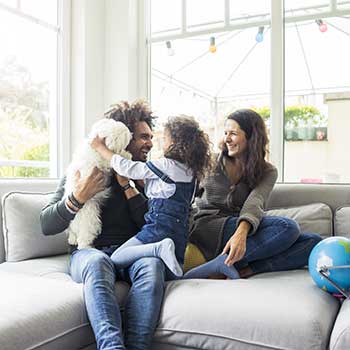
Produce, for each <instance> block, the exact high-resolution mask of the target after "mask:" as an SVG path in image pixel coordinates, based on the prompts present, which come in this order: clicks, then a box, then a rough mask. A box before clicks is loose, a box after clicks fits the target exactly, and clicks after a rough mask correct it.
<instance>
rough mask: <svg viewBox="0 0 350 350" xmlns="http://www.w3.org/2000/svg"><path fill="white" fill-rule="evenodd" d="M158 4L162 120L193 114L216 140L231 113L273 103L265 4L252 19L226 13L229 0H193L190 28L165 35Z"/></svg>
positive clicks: (156, 57) (155, 35)
mask: <svg viewBox="0 0 350 350" xmlns="http://www.w3.org/2000/svg"><path fill="white" fill-rule="evenodd" d="M240 3H241V4H244V3H245V2H244V1H241V2H240ZM263 3H265V5H266V1H265V2H263ZM156 4H157V2H152V18H153V20H152V29H153V31H152V37H151V42H152V44H151V57H152V65H151V67H150V68H151V103H152V108H153V109H154V110H155V112H156V114H157V115H159V116H160V124H161V123H162V122H164V120H165V119H166V118H167V117H168V116H170V115H175V114H181V113H183V114H188V115H193V116H194V117H196V118H197V119H198V121H199V122H200V124H201V126H202V127H203V128H204V129H205V130H206V132H207V133H208V134H209V136H210V138H211V140H212V141H213V143H214V144H217V143H218V140H219V138H220V137H221V133H222V127H223V122H224V116H226V115H227V113H229V112H230V111H231V110H234V109H236V108H240V107H252V108H257V107H263V106H265V105H267V104H268V103H269V99H270V95H269V81H270V71H269V66H270V64H269V60H270V52H269V41H270V40H269V26H270V22H269V15H268V12H269V11H268V10H267V9H266V8H265V7H264V6H261V7H260V8H259V9H260V10H261V11H262V12H261V14H259V13H254V16H253V18H249V17H248V16H247V15H246V14H244V13H242V12H237V13H236V12H234V11H231V14H233V15H234V16H236V17H230V18H226V16H225V1H217V2H216V1H215V2H213V1H206V2H203V1H197V0H189V1H187V2H186V5H187V7H186V23H187V24H186V25H187V29H186V30H185V31H184V32H182V33H180V34H176V33H172V34H169V33H166V34H165V35H164V34H162V33H159V32H156V30H157V28H158V25H157V23H154V19H155V18H159V17H160V14H159V11H161V9H160V8H158V7H157V6H155V5H156ZM246 9H247V8H246V7H245V8H244V9H243V10H244V11H243V12H245V10H246ZM235 10H237V7H235ZM226 13H227V12H226ZM229 13H230V12H229ZM163 15H164V12H163ZM243 17H244V18H245V20H244V24H243V25H242V20H243ZM225 21H226V25H225ZM247 22H248V23H251V25H249V26H247ZM183 25H184V24H183V23H182V26H183ZM179 26H180V27H181V24H180V25H179ZM220 26H221V27H222V26H224V28H225V30H222V29H221V30H219V29H218V28H220ZM259 30H260V32H259ZM258 33H259V34H258ZM262 42H263V43H262ZM254 76H259V78H260V79H255V78H254ZM160 132H161V131H159V133H160ZM155 146H156V147H155V148H157V145H155Z"/></svg>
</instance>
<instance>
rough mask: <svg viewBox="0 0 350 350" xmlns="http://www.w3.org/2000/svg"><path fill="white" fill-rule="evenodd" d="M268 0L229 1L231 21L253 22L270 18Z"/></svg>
mask: <svg viewBox="0 0 350 350" xmlns="http://www.w3.org/2000/svg"><path fill="white" fill-rule="evenodd" d="M270 2H271V1H270V0H259V1H255V0H230V19H231V21H235V22H236V21H241V20H244V21H254V20H262V19H265V18H269V17H270Z"/></svg>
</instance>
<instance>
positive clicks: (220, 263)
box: [183, 254, 240, 280]
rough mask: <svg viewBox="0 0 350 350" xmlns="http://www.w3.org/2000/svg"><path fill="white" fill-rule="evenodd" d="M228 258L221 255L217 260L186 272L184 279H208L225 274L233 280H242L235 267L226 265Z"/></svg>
mask: <svg viewBox="0 0 350 350" xmlns="http://www.w3.org/2000/svg"><path fill="white" fill-rule="evenodd" d="M226 258H227V254H225V255H219V256H217V257H216V258H215V259H213V260H210V261H208V262H207V263H205V264H203V265H200V266H198V267H195V268H194V269H191V270H190V271H188V272H186V273H185V274H184V277H183V278H184V279H189V278H208V277H209V276H211V275H217V274H223V275H225V276H226V277H228V278H230V279H233V280H234V279H238V278H240V276H239V273H238V271H237V270H236V268H235V267H234V266H233V265H232V266H227V265H226V264H225V260H226Z"/></svg>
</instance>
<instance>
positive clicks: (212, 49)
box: [209, 36, 216, 53]
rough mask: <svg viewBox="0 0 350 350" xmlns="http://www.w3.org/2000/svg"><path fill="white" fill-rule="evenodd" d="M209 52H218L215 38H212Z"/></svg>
mask: <svg viewBox="0 0 350 350" xmlns="http://www.w3.org/2000/svg"><path fill="white" fill-rule="evenodd" d="M209 51H210V52H211V53H214V52H216V45H215V37H213V36H212V37H211V38H210V44H209Z"/></svg>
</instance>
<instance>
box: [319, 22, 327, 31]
mask: <svg viewBox="0 0 350 350" xmlns="http://www.w3.org/2000/svg"><path fill="white" fill-rule="evenodd" d="M327 29H328V27H327V24H326V23H324V22H323V23H322V24H320V26H319V30H320V32H321V33H324V32H326V31H327Z"/></svg>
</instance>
